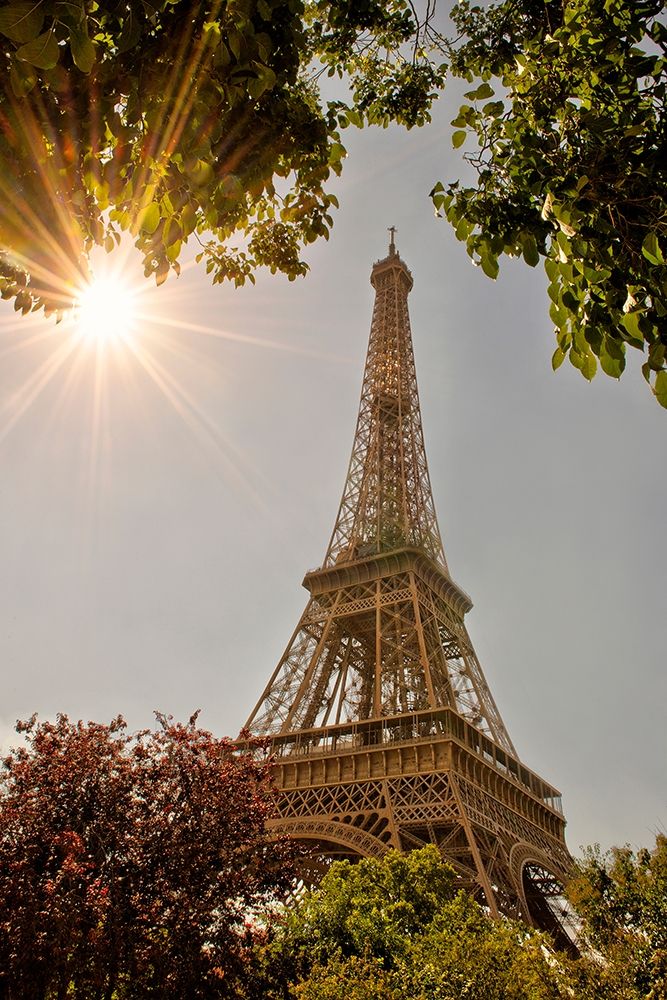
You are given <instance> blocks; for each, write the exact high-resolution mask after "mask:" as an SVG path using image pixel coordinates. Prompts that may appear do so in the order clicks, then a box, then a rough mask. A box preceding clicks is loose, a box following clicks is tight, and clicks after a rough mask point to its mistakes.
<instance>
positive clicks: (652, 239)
mask: <svg viewBox="0 0 667 1000" xmlns="http://www.w3.org/2000/svg"><path fill="white" fill-rule="evenodd" d="M642 253H643V254H644V256H645V257H646V259H647V260H648V261H649V263H651V264H664V263H665V258H664V257H663V256H662V250H661V249H660V244H659V243H658V237H657V236H656V235H655V233H649V234H648V236H647V237H646V239H645V240H644V242H643V243H642Z"/></svg>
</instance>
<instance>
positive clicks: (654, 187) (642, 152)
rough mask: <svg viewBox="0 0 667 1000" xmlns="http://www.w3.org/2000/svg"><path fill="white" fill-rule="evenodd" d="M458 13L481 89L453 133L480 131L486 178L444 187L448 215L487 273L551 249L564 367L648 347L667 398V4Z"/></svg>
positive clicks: (471, 77) (464, 1)
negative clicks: (506, 261) (503, 260)
mask: <svg viewBox="0 0 667 1000" xmlns="http://www.w3.org/2000/svg"><path fill="white" fill-rule="evenodd" d="M452 18H453V20H454V23H455V25H456V28H457V30H458V38H457V39H456V40H453V41H450V42H449V44H448V58H449V68H450V71H451V73H452V74H453V75H455V76H458V77H461V78H462V79H464V80H467V81H468V82H469V83H470V84H472V85H473V86H472V89H471V90H469V91H468V92H467V93H466V95H465V96H466V98H467V101H466V103H465V104H464V105H463V106H462V107H461V108H460V110H459V113H458V115H457V117H456V118H455V119H454V121H453V122H452V125H453V126H454V128H455V130H456V131H454V133H453V135H452V142H453V145H454V146H455V147H461V146H463V145H464V143H465V142H466V141H467V140H469V139H471V138H472V139H473V140H476V148H475V149H474V151H471V152H466V153H465V159H466V160H467V161H468V163H469V164H470V165H471V166H472V167H473V169H474V170H475V171H476V184H475V185H474V186H472V185H466V184H464V183H461V182H458V181H457V182H455V183H451V184H449V186H448V187H447V188H445V187H444V185H443V184H442V183H439V184H437V185H436V187H435V188H434V189H433V191H432V192H431V196H432V198H433V202H434V205H435V207H436V210H437V211H438V212H440V213H441V214H443V215H444V216H446V217H447V218H448V219H449V221H450V222H451V224H452V225H453V226H454V227H455V229H456V235H457V237H458V238H459V239H460V240H462V241H464V242H465V243H466V246H467V250H468V253H469V254H470V256H471V257H472V259H473V261H474V262H475V263H476V264H478V265H480V266H481V267H482V269H483V271H484V272H485V274H487V275H488V276H489V277H491V278H495V277H496V275H497V274H498V258H499V256H501V255H502V254H507V255H508V256H510V257H519V256H520V257H523V259H524V261H525V262H526V263H527V264H529V265H530V266H531V267H535V266H536V265H537V264H538V263H539V260H540V258H541V257H543V258H544V266H545V269H546V272H547V276H548V280H549V287H548V292H549V298H550V299H551V303H550V310H549V313H550V316H551V319H552V321H553V323H554V326H555V332H556V338H557V343H558V346H557V348H556V351H555V353H554V355H553V359H552V364H553V367H554V369H556V368H558V367H559V366H560V365H561V364H562V362H563V360H564V359H565V358H566V357H568V358H569V360H570V362H571V363H572V364H573V365H574V366H575V368H577V369H579V371H580V372H581V373H582V375H583V376H584V377H585V378H587V379H589V380H590V379H591V378H592V377H593V375H594V374H595V372H596V369H597V367H598V364H599V365H600V367H601V368H602V370H603V371H604V372H605V373H606V374H607V375H610V376H612V377H614V378H618V377H619V376H620V375H621V373H622V372H623V369H624V368H625V363H626V352H627V349H628V348H630V349H635V350H640V351H643V352H644V362H643V366H642V370H643V373H644V376H645V378H646V379H647V381H648V382H649V383H650V384H651V385H652V388H653V391H654V393H655V395H656V397H657V399H658V402H660V403H661V404H662V405H663V406H667V364H666V361H665V352H666V350H667V119H666V117H665V92H666V91H665V88H666V85H667V58H666V57H667V22H666V20H665V16H664V4H663V3H662V2H660V0H632V2H631V3H628V2H627V0H539V2H538V0H502V2H497V3H492V4H490V5H488V6H484V7H480V6H471V4H470V0H461V2H460V3H458V4H457V5H456V6H455V8H454V10H453V12H452ZM474 145H475V143H473V147H474Z"/></svg>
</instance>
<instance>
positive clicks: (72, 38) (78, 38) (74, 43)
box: [69, 28, 95, 73]
mask: <svg viewBox="0 0 667 1000" xmlns="http://www.w3.org/2000/svg"><path fill="white" fill-rule="evenodd" d="M69 46H70V49H71V50H72V59H73V60H74V65H75V66H76V67H77V69H80V70H81V72H82V73H90V71H91V69H92V68H93V65H94V63H95V46H94V45H93V43H92V42H91V40H90V38H89V37H88V35H87V33H86V32H85V31H82V30H81V29H80V28H72V30H71V31H70V35H69Z"/></svg>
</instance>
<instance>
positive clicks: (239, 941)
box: [0, 716, 293, 1000]
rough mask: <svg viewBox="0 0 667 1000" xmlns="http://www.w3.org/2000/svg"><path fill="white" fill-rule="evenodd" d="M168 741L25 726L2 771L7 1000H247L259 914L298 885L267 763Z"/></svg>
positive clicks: (200, 737)
mask: <svg viewBox="0 0 667 1000" xmlns="http://www.w3.org/2000/svg"><path fill="white" fill-rule="evenodd" d="M161 723H162V725H161V726H160V728H158V729H157V731H155V732H149V731H144V732H140V733H137V734H135V735H129V734H128V733H127V732H126V730H125V724H124V722H123V720H122V719H121V718H118V719H116V720H114V721H113V722H112V723H111V724H110V725H108V726H107V725H100V724H96V723H88V724H86V725H84V724H82V723H77V724H74V723H72V722H70V721H69V720H68V719H67V718H66V717H65V716H59V717H58V719H57V721H56V722H55V723H48V722H42V723H38V722H37V721H36V720H35V719H34V718H33V719H32V720H30V721H29V722H27V723H23V724H20V725H19V727H18V728H19V731H21V732H22V733H23V734H24V735H25V737H26V740H27V744H26V745H25V746H22V747H19V748H18V749H15V750H12V751H11V752H10V753H9V755H8V756H7V757H6V758H5V759H4V761H3V762H2V769H1V774H0V997H7V998H11V1000H40V998H44V1000H47V998H48V1000H50V998H61V997H65V996H67V997H73V998H85V1000H93V998H100V1000H102V998H105V1000H110V998H112V997H113V998H115V1000H133V998H137V1000H139V998H141V1000H145V998H147V997H154V998H162V997H164V998H167V997H169V998H172V997H188V998H192V1000H196V998H218V997H235V996H238V995H239V994H240V993H241V991H242V984H243V983H244V982H245V973H246V967H247V966H248V964H249V962H250V958H251V954H252V948H251V946H252V943H253V937H254V934H255V932H256V930H257V927H258V924H257V917H258V914H261V913H263V912H266V910H267V906H269V907H270V906H274V905H275V900H276V898H277V897H280V895H282V894H283V893H284V892H285V891H286V889H287V888H288V887H289V886H290V884H291V880H292V877H293V875H292V865H291V859H292V857H293V849H292V847H291V846H290V845H288V844H286V843H284V842H271V841H269V840H268V839H267V836H266V834H265V832H264V821H265V818H266V816H267V814H268V811H269V797H268V792H269V789H270V773H269V766H268V763H267V762H266V760H263V759H261V755H260V757H258V756H257V754H254V755H250V754H248V753H239V752H237V750H236V748H235V746H234V745H233V744H232V743H230V742H229V741H228V740H224V739H215V738H213V737H212V736H211V734H210V733H207V732H205V731H204V730H201V729H198V728H196V725H195V719H194V718H193V719H192V720H190V724H188V725H185V726H184V725H179V724H176V723H174V722H173V721H172V720H170V719H166V718H161Z"/></svg>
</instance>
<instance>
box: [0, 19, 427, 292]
mask: <svg viewBox="0 0 667 1000" xmlns="http://www.w3.org/2000/svg"><path fill="white" fill-rule="evenodd" d="M430 16H431V14H430V11H429V12H428V13H427V16H426V19H425V20H424V21H421V22H420V21H419V20H418V18H417V16H416V14H415V12H414V8H413V7H412V4H411V3H410V2H409V0H206V2H204V3H201V2H199V0H196V2H195V0H151V2H149V0H108V2H106V0H105V2H104V3H102V2H98V0H86V2H85V3H84V0H73V2H64V0H26V2H22V0H18V2H13V0H10V2H9V3H4V4H3V5H2V6H1V7H0V292H1V294H2V296H3V297H4V298H6V299H13V300H14V305H15V308H16V309H17V310H21V311H23V312H28V311H30V310H31V309H33V308H40V307H44V308H45V309H46V311H47V312H49V311H54V310H55V311H58V310H61V309H63V308H66V307H68V306H69V305H70V304H71V302H72V298H73V295H74V294H75V291H76V287H77V286H80V285H81V284H82V282H83V281H84V280H85V278H86V276H87V256H88V254H89V251H90V249H91V248H92V247H93V246H94V245H95V244H98V245H103V246H104V247H105V248H106V249H107V250H112V249H113V248H114V246H115V245H116V244H117V243H118V242H119V240H120V234H121V232H122V231H125V230H127V231H129V232H130V233H132V235H133V236H134V239H135V244H136V246H137V247H138V249H139V250H140V252H141V253H142V255H143V260H144V270H145V273H146V275H147V276H148V275H154V276H155V278H156V280H157V282H158V284H160V283H161V282H162V281H164V280H165V279H166V277H167V275H168V273H169V271H170V269H174V270H175V271H176V272H178V270H179V264H178V261H179V257H180V255H181V251H182V248H183V245H184V243H186V242H187V241H188V239H190V238H193V239H195V240H196V241H198V242H199V243H200V244H201V246H200V248H199V250H200V252H199V254H198V259H201V260H203V261H204V262H205V266H206V270H207V272H208V273H209V274H211V275H212V280H213V281H214V282H220V281H223V280H224V279H231V280H233V281H234V282H235V283H236V284H237V285H238V284H242V283H243V282H244V281H245V280H246V278H248V279H250V280H253V272H254V271H255V269H256V268H258V267H260V266H267V267H269V268H270V269H271V270H272V271H282V272H284V273H285V274H287V275H288V277H289V278H290V279H292V278H294V277H295V276H297V275H299V274H303V273H304V272H305V271H306V264H305V263H304V262H303V261H302V260H301V258H300V249H301V248H302V247H303V245H305V244H308V243H311V242H312V241H313V240H315V239H317V238H319V237H322V236H323V237H325V238H326V237H328V234H329V229H330V227H331V225H332V217H331V210H332V208H334V207H335V206H336V204H337V202H336V198H335V197H334V196H333V195H332V194H331V193H328V192H327V182H328V180H329V179H330V177H331V175H332V174H338V173H340V170H341V165H342V160H343V158H344V156H345V149H344V147H343V146H342V144H341V141H340V134H339V130H340V129H341V128H344V127H346V126H347V125H348V124H354V125H358V126H360V125H362V124H363V123H364V122H373V123H376V124H382V125H386V124H387V123H388V122H390V121H396V122H400V123H402V124H404V125H406V126H407V127H411V126H413V125H418V124H421V123H422V122H424V121H427V120H428V117H429V113H428V109H429V106H430V103H431V100H432V98H433V96H434V93H435V89H434V88H436V87H437V85H438V84H439V83H441V82H442V76H441V74H440V73H439V71H438V70H437V69H436V68H435V66H434V65H433V64H432V63H431V62H430V61H429V60H428V58H427V57H426V56H425V55H424V53H423V51H422V48H421V46H422V43H423V42H425V41H426V40H427V39H428V37H429V36H430V31H431V29H430V26H429V20H430ZM326 75H328V76H334V77H342V76H346V78H347V80H348V81H349V84H350V92H349V93H350V98H349V100H348V101H347V102H346V101H342V100H325V99H324V98H323V97H322V94H321V93H320V81H321V80H322V78H323V77H324V76H326ZM234 240H238V245H233V243H232V242H231V241H234Z"/></svg>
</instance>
